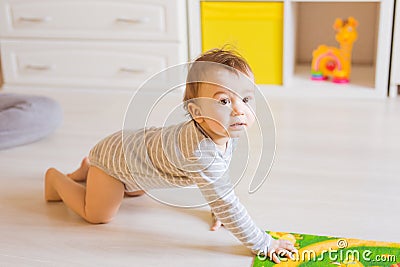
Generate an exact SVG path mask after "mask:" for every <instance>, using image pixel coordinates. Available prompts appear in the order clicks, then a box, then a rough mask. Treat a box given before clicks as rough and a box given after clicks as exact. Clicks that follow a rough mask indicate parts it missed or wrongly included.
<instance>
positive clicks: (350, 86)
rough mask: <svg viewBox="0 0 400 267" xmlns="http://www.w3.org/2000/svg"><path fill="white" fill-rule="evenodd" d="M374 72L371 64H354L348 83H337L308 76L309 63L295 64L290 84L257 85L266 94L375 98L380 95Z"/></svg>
mask: <svg viewBox="0 0 400 267" xmlns="http://www.w3.org/2000/svg"><path fill="white" fill-rule="evenodd" d="M374 73H375V68H374V67H373V66H365V65H358V66H357V65H355V66H353V68H352V75H351V81H350V83H347V84H337V83H333V82H332V81H331V80H326V81H313V80H311V78H310V66H309V65H296V66H295V74H294V75H293V77H292V82H291V83H290V84H287V85H285V86H271V85H259V87H260V89H261V90H262V91H263V93H265V94H266V95H267V96H268V95H291V96H295V97H298V96H304V97H331V98H332V97H335V98H347V97H348V98H377V97H380V95H379V94H380V92H379V91H377V90H375V88H374V84H375V79H374Z"/></svg>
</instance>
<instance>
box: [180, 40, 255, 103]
mask: <svg viewBox="0 0 400 267" xmlns="http://www.w3.org/2000/svg"><path fill="white" fill-rule="evenodd" d="M225 47H226V46H224V47H222V48H215V49H211V50H208V51H206V52H204V53H203V54H202V55H200V56H199V57H198V58H197V59H196V60H195V61H194V62H192V63H191V64H190V66H189V67H190V68H189V72H188V75H187V79H186V88H185V94H184V97H183V101H184V103H183V106H184V108H185V109H186V110H187V104H188V103H189V102H190V100H191V99H194V98H196V97H198V92H199V89H200V86H201V84H202V83H205V81H204V75H205V73H206V72H207V71H212V70H210V67H212V65H217V66H219V67H226V69H227V70H229V71H234V70H237V71H240V72H242V73H243V74H245V75H247V76H249V75H250V74H251V73H252V70H251V68H250V65H249V64H248V63H247V61H246V60H245V59H244V58H243V57H242V56H241V55H240V54H239V53H238V52H237V51H235V50H233V49H225ZM198 62H214V63H219V64H212V65H211V64H210V65H211V66H210V65H207V64H196V63H198ZM204 65H206V66H204ZM202 81H203V82H202Z"/></svg>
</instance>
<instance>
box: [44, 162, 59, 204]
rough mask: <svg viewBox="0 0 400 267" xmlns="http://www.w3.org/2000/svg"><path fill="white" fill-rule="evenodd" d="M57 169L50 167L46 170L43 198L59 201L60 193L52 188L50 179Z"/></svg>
mask: <svg viewBox="0 0 400 267" xmlns="http://www.w3.org/2000/svg"><path fill="white" fill-rule="evenodd" d="M56 171H57V170H56V169H54V168H50V169H48V170H47V172H46V175H45V177H44V199H45V200H46V201H61V198H60V195H59V194H58V193H57V191H56V190H55V189H54V187H53V185H52V182H51V179H53V177H54V173H55V172H56Z"/></svg>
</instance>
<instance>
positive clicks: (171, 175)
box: [89, 120, 271, 254]
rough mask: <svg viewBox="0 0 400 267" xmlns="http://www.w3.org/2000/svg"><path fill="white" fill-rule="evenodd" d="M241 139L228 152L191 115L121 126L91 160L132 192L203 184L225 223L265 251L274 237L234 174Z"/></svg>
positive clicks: (252, 246) (256, 249)
mask: <svg viewBox="0 0 400 267" xmlns="http://www.w3.org/2000/svg"><path fill="white" fill-rule="evenodd" d="M236 141H237V140H235V139H229V141H228V144H227V148H226V151H225V153H222V152H221V151H219V150H218V149H217V148H216V145H215V143H214V142H213V141H212V140H211V138H209V137H208V136H207V134H206V133H205V132H204V130H203V129H202V128H201V127H200V126H199V125H198V124H197V123H196V122H195V121H194V120H190V121H188V122H183V123H181V124H178V125H173V126H168V127H163V128H155V127H152V128H146V129H141V130H137V131H128V130H124V131H119V132H117V133H114V134H112V135H110V136H108V137H106V138H105V139H103V140H102V141H100V142H99V143H98V144H97V145H96V146H95V147H94V148H93V149H92V150H91V151H90V154H89V160H90V162H91V165H93V166H96V167H98V168H100V169H101V170H103V171H104V172H105V173H107V174H108V175H110V176H112V177H114V178H115V179H118V180H119V181H121V182H122V183H123V184H124V186H125V191H127V192H134V191H138V190H151V189H159V188H168V187H177V186H178V187H187V186H193V185H195V186H197V187H198V188H199V189H200V191H201V193H202V195H203V196H204V198H205V200H206V201H207V203H208V204H209V206H210V207H211V210H212V212H213V214H214V215H215V217H216V218H217V219H219V220H220V221H221V222H222V223H223V224H224V226H225V228H226V229H228V230H229V231H230V232H231V233H232V234H233V235H234V236H235V237H236V238H238V239H239V240H240V241H241V242H242V243H243V244H244V245H245V246H246V247H248V248H249V249H251V250H252V252H253V253H255V254H257V253H259V252H261V253H263V252H266V251H267V249H268V247H269V244H270V242H271V237H270V236H269V235H268V234H267V233H265V232H264V231H263V230H261V229H260V228H258V227H257V226H256V225H255V223H254V222H253V220H252V219H251V218H250V216H249V215H248V213H247V211H246V209H245V208H244V206H243V205H242V204H241V203H240V202H239V200H238V198H237V197H236V195H235V193H234V191H233V186H232V184H231V182H230V179H229V171H228V168H229V163H230V160H231V156H232V152H233V150H234V146H235V143H236ZM124 152H125V153H124Z"/></svg>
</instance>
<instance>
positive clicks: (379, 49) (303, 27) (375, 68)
mask: <svg viewBox="0 0 400 267" xmlns="http://www.w3.org/2000/svg"><path fill="white" fill-rule="evenodd" d="M201 1H217V0H188V14H189V15H190V16H189V18H188V19H189V37H190V40H189V43H190V45H189V47H190V57H191V58H193V57H195V56H196V55H198V54H199V53H200V52H201V50H202V47H201V29H198V25H200V23H199V21H200V2H201ZM221 1H222V0H221ZM241 1H243V2H246V0H241ZM266 2H267V1H266ZM277 2H282V3H283V5H284V22H283V29H284V30H283V59H282V60H283V67H282V74H283V85H261V86H260V87H261V88H262V89H263V90H264V91H265V92H267V93H271V94H274V93H276V94H289V95H318V96H321V95H322V96H339V97H342V96H344V97H347V96H349V97H379V98H384V97H387V94H388V87H389V66H390V51H391V42H392V22H393V16H392V14H393V8H394V0H340V1H337V0H280V1H279V0H278V1H277ZM348 16H354V17H355V18H356V19H357V20H358V21H359V40H358V41H357V42H356V43H355V45H354V49H353V52H354V54H353V55H354V57H353V64H352V74H351V77H350V83H348V84H335V83H332V82H327V81H312V80H311V79H310V70H311V67H310V66H311V59H312V51H313V49H316V48H317V47H318V45H319V44H326V45H329V46H336V47H338V46H339V44H338V43H337V42H336V41H335V33H334V31H333V29H332V25H333V23H334V21H335V18H337V17H339V18H344V19H346V18H348ZM327 35H328V36H329V38H330V39H326V38H325V39H324V37H325V36H327ZM328 41H330V43H329V42H328ZM310 43H311V44H312V47H311V46H310ZM304 51H306V52H305V55H306V56H305V57H308V60H309V62H307V61H304V58H305V57H304V54H302V53H304ZM357 53H358V54H357ZM360 53H361V56H359V55H360ZM365 58H367V60H364V59H365ZM358 59H359V60H358Z"/></svg>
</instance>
